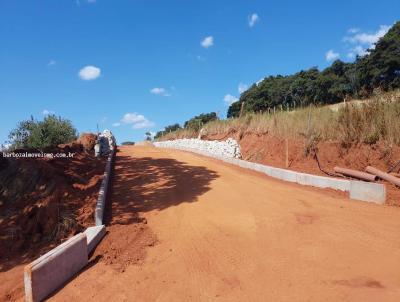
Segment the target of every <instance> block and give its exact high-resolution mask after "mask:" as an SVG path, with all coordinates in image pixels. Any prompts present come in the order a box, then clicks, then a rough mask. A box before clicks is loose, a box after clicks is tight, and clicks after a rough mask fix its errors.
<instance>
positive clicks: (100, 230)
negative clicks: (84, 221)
mask: <svg viewBox="0 0 400 302" xmlns="http://www.w3.org/2000/svg"><path fill="white" fill-rule="evenodd" d="M84 233H85V234H86V238H87V253H88V255H89V254H90V253H91V252H92V251H93V250H94V248H95V247H96V246H97V245H98V244H99V242H100V241H101V239H103V237H104V236H105V235H106V227H105V226H104V225H99V226H93V227H88V228H87V229H86V230H85V231H84Z"/></svg>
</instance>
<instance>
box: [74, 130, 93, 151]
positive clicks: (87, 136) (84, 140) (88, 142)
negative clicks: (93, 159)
mask: <svg viewBox="0 0 400 302" xmlns="http://www.w3.org/2000/svg"><path fill="white" fill-rule="evenodd" d="M96 140H97V135H96V134H93V133H82V134H81V135H80V136H79V138H78V140H77V143H79V144H82V146H83V148H84V149H85V150H88V151H90V150H93V148H94V145H96Z"/></svg>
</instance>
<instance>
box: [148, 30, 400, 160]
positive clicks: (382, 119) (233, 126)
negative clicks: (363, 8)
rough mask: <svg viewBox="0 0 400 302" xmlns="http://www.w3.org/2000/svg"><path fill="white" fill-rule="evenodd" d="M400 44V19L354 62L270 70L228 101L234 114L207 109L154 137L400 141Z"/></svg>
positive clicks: (346, 142) (310, 143)
mask: <svg viewBox="0 0 400 302" xmlns="http://www.w3.org/2000/svg"><path fill="white" fill-rule="evenodd" d="M399 52H400V22H397V23H396V24H395V25H394V26H393V27H392V28H391V29H390V30H389V32H388V33H387V34H386V35H385V36H384V37H382V38H381V39H380V40H379V41H378V42H377V43H376V45H375V48H374V49H370V50H369V53H368V54H367V55H365V56H362V57H357V59H356V60H355V62H354V63H345V62H342V61H340V60H337V61H335V62H333V64H332V65H331V66H330V67H328V68H326V69H325V70H323V71H319V70H318V69H317V68H316V67H314V68H311V69H309V70H306V71H300V72H298V73H296V74H294V75H288V76H281V75H277V76H270V77H267V78H265V79H264V80H263V81H261V82H259V83H256V84H253V86H252V87H250V88H249V89H248V90H247V91H245V92H243V93H242V95H241V96H240V99H239V100H238V101H237V102H235V103H233V104H232V105H231V106H230V107H229V108H228V112H227V117H228V119H226V120H218V118H217V115H216V114H215V113H210V114H201V115H199V116H195V117H194V118H192V119H190V120H189V121H186V122H185V123H184V125H183V127H181V126H180V125H179V124H173V125H170V126H167V127H165V129H164V130H163V131H160V132H158V133H157V135H156V136H155V139H156V140H172V139H179V138H192V137H198V136H199V135H200V136H212V135H216V134H221V135H222V134H231V133H232V134H233V133H236V134H237V133H239V137H241V136H242V135H243V134H245V133H255V134H269V135H273V136H277V137H281V138H291V139H304V140H305V141H306V144H305V145H306V146H308V147H306V149H309V146H314V145H316V144H317V143H318V142H319V141H339V142H340V143H341V145H342V146H343V147H349V146H350V145H351V144H357V143H365V144H374V143H376V142H378V141H383V142H385V143H387V144H388V145H393V144H395V145H400V136H399V135H398V134H399V133H400V91H399V88H400V56H399ZM204 117H207V118H204ZM211 117H212V118H211ZM201 129H202V130H201ZM200 130H201V131H200ZM306 153H307V152H306Z"/></svg>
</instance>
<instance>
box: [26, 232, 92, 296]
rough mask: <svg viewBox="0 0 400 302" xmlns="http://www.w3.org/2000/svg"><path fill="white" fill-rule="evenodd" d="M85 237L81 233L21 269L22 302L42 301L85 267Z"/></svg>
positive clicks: (86, 258) (86, 257)
mask: <svg viewBox="0 0 400 302" xmlns="http://www.w3.org/2000/svg"><path fill="white" fill-rule="evenodd" d="M86 240H87V239H86V234H84V233H80V234H78V235H75V236H74V237H72V238H70V239H68V240H67V241H66V242H64V243H62V244H61V245H59V246H57V247H56V248H54V249H52V250H51V251H49V252H47V253H46V254H44V255H43V256H41V257H40V258H38V259H36V260H35V261H33V262H32V263H30V264H28V265H27V266H25V268H24V284H25V301H27V302H36V301H42V300H43V299H44V298H46V297H47V296H48V295H49V294H51V293H52V292H54V291H55V290H56V289H58V288H59V287H60V286H61V285H62V284H64V283H65V281H67V280H69V279H70V278H71V277H73V276H74V275H75V274H76V273H78V272H79V271H80V270H81V269H82V268H83V267H85V266H86V265H87V263H88V254H87V242H86Z"/></svg>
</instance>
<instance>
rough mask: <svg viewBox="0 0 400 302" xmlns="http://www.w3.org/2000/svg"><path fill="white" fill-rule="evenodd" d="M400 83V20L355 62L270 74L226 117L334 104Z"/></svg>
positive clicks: (255, 85)
mask: <svg viewBox="0 0 400 302" xmlns="http://www.w3.org/2000/svg"><path fill="white" fill-rule="evenodd" d="M399 87H400V22H397V23H396V24H395V25H394V26H393V27H392V28H391V29H390V30H389V32H388V33H387V34H386V35H385V36H384V37H382V38H381V39H380V40H379V41H378V43H376V45H375V48H374V49H371V50H369V54H367V55H365V56H363V57H357V59H356V61H355V62H354V63H344V62H342V61H340V60H337V61H335V62H333V64H332V65H331V66H330V67H328V68H326V69H325V70H323V71H319V70H318V68H316V67H313V68H311V69H309V70H305V71H300V72H298V73H296V74H294V75H289V76H281V75H278V76H270V77H267V78H265V79H264V80H263V81H262V82H260V83H258V84H254V85H253V86H252V87H251V88H250V89H248V90H247V91H245V92H243V93H242V95H241V96H240V99H239V100H238V101H237V102H235V103H233V104H232V105H231V106H230V107H229V109H228V113H227V117H228V118H230V117H237V116H239V115H240V112H241V110H242V111H243V112H266V111H268V110H273V108H274V107H278V108H279V109H281V108H282V109H289V108H293V107H299V106H303V107H304V106H308V105H309V104H316V105H318V104H319V105H321V104H333V103H338V102H340V101H342V100H343V99H344V98H346V97H357V98H365V97H368V96H370V95H371V94H372V92H373V90H374V89H376V88H380V89H381V90H383V91H388V90H392V89H395V88H399Z"/></svg>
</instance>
